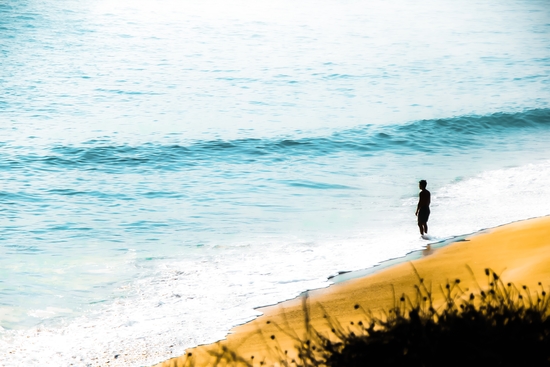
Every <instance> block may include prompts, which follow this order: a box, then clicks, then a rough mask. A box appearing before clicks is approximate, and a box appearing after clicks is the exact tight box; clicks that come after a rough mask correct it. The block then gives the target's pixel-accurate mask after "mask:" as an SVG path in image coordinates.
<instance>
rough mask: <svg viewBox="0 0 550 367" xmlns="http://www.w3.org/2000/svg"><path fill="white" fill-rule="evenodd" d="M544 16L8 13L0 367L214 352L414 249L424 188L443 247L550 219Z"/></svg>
mask: <svg viewBox="0 0 550 367" xmlns="http://www.w3.org/2000/svg"><path fill="white" fill-rule="evenodd" d="M549 11H550V8H548V6H547V4H546V2H545V1H505V2H503V1H476V0H469V1H463V2H460V3H456V2H453V1H429V0H422V1H417V2H414V3H412V2H408V1H400V0H396V1H394V2H391V3H388V2H383V1H368V2H365V1H356V0H347V1H344V0H342V1H336V0H325V1H317V2H313V1H301V2H298V3H296V2H290V1H277V2H270V1H245V0H243V1H237V0H234V1H229V2H227V1H226V2H221V1H215V0H212V1H206V2H201V4H195V3H191V2H188V1H168V0H166V1H159V2H153V1H146V0H142V1H132V2H130V1H118V2H108V1H104V0H98V1H94V2H82V1H80V2H79V1H73V0H64V1H56V2H52V1H48V0H42V1H28V2H24V3H23V2H19V1H5V2H3V3H2V4H0V65H1V68H0V88H1V89H2V93H1V94H0V172H1V176H0V177H1V181H0V182H1V184H2V185H1V186H0V225H1V227H2V231H1V232H0V326H1V328H0V356H1V357H2V358H0V365H5V366H14V365H20V364H23V363H27V364H30V365H33V364H37V363H38V362H37V361H38V359H39V358H43V359H44V360H45V361H46V362H42V363H43V365H51V366H69V365H77V366H102V365H105V364H106V363H107V361H109V365H121V366H134V365H135V366H141V365H148V364H152V363H155V362H158V361H161V360H163V359H166V358H169V357H171V356H175V355H179V354H181V353H183V350H184V349H185V348H188V347H192V346H195V345H197V344H202V343H207V342H212V341H215V340H217V339H219V338H222V337H223V336H224V335H225V333H226V332H227V330H228V329H229V328H230V327H231V326H233V325H235V324H237V323H240V322H244V321H246V320H249V319H250V318H252V317H254V315H256V314H257V311H255V310H254V308H255V307H258V306H262V305H266V304H272V303H276V302H279V301H281V300H284V299H287V298H290V297H294V296H296V295H297V294H299V293H300V292H302V291H304V290H306V289H311V288H317V287H324V286H327V285H328V282H327V277H328V276H330V275H333V274H336V273H337V272H339V271H347V270H356V269H364V268H368V267H371V266H373V265H376V264H378V263H380V262H382V261H384V260H387V259H390V258H395V257H399V256H403V255H405V254H406V253H408V252H409V251H412V250H415V249H420V248H421V247H422V246H423V245H425V242H424V241H422V240H420V239H419V234H418V229H417V227H416V223H415V217H414V211H415V205H416V200H417V195H418V188H417V182H418V180H419V179H427V180H428V188H429V189H430V190H431V192H432V196H433V200H432V201H433V205H432V217H431V218H430V232H431V233H432V235H434V236H435V237H436V238H439V239H444V238H450V237H453V236H458V235H462V234H465V233H471V232H473V231H477V230H480V229H483V228H488V227H491V226H496V225H501V224H504V223H508V222H511V221H515V220H520V219H525V218H529V217H534V216H540V215H547V214H550V204H549V203H550V200H549V198H550V188H549V187H548V182H550V181H549V180H550V145H549V144H548V141H550V106H549V101H550V99H549V97H550V85H549V83H550V78H549V76H548V75H550V74H549V71H550V17H549V15H550V14H549ZM143 350H146V351H147V354H142V351H143ZM115 355H118V357H117V358H116V359H115V358H114V356H115ZM44 363H45V364H44Z"/></svg>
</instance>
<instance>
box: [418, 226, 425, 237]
mask: <svg viewBox="0 0 550 367" xmlns="http://www.w3.org/2000/svg"><path fill="white" fill-rule="evenodd" d="M418 228H419V229H420V235H421V236H422V235H424V224H423V223H418Z"/></svg>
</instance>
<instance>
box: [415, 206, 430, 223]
mask: <svg viewBox="0 0 550 367" xmlns="http://www.w3.org/2000/svg"><path fill="white" fill-rule="evenodd" d="M429 217H430V208H429V207H424V208H420V210H419V211H418V223H419V224H422V223H428V218H429Z"/></svg>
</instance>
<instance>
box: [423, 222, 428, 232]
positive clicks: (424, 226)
mask: <svg viewBox="0 0 550 367" xmlns="http://www.w3.org/2000/svg"><path fill="white" fill-rule="evenodd" d="M422 227H423V229H424V233H426V234H428V222H426V223H424V224H422Z"/></svg>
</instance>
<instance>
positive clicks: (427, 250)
mask: <svg viewBox="0 0 550 367" xmlns="http://www.w3.org/2000/svg"><path fill="white" fill-rule="evenodd" d="M433 252H434V250H432V245H430V244H428V245H427V246H426V248H425V249H424V250H422V255H424V256H428V255H431V254H433Z"/></svg>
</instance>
